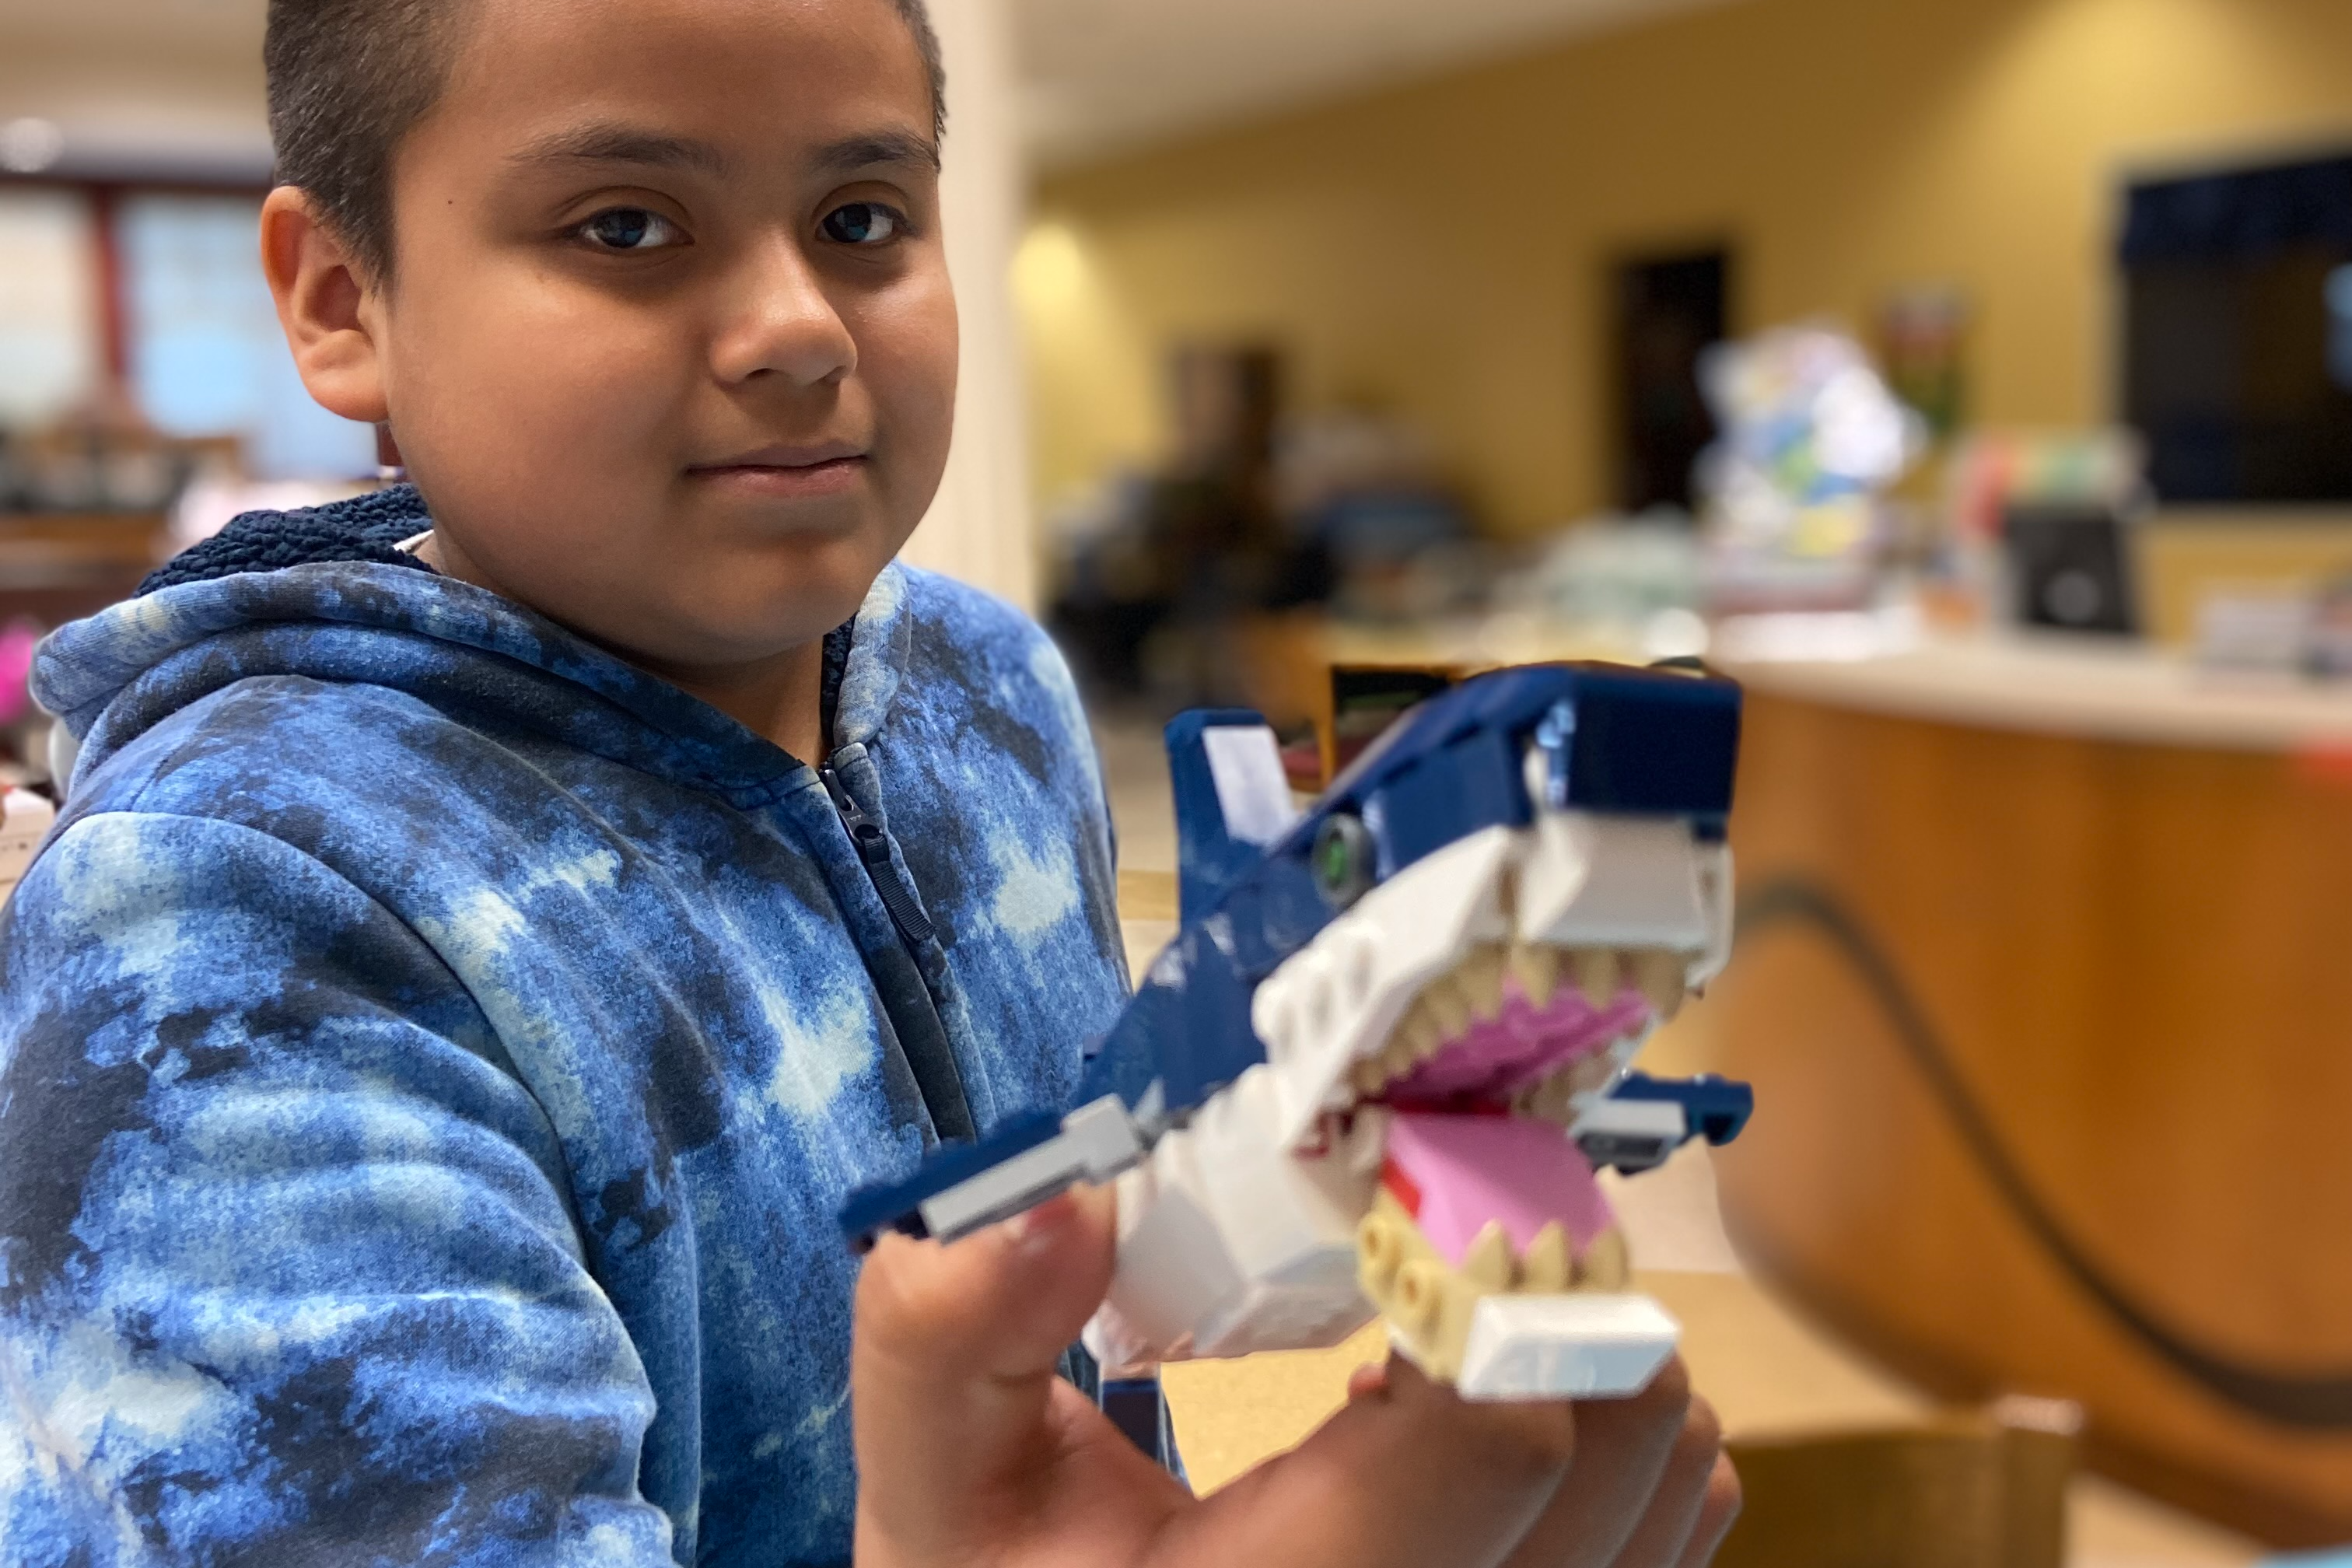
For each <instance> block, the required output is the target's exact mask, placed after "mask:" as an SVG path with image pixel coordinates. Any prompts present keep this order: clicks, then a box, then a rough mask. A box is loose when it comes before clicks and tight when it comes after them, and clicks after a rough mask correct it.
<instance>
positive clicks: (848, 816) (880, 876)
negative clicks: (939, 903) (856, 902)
mask: <svg viewBox="0 0 2352 1568" xmlns="http://www.w3.org/2000/svg"><path fill="white" fill-rule="evenodd" d="M817 776H818V777H820V778H822V779H823V780H824V793H825V794H826V795H831V796H832V797H833V809H834V810H835V811H836V812H838V813H840V814H841V826H843V827H845V828H846V829H848V832H849V842H850V843H851V844H852V845H853V846H855V847H856V850H857V858H859V859H860V860H862V861H864V862H865V863H866V877H867V879H869V880H871V881H872V882H873V884H874V890H875V891H876V892H877V893H879V894H880V895H881V896H882V907H883V908H884V909H886V910H889V911H890V921H891V923H892V924H894V925H896V926H897V927H898V934H899V935H900V936H902V937H904V938H906V940H907V941H908V942H910V943H911V944H913V945H914V946H916V947H920V946H922V945H923V944H924V943H925V942H929V941H931V940H932V939H933V938H934V937H936V936H938V935H939V931H938V929H937V928H936V927H934V926H933V925H932V924H931V919H930V917H929V915H927V914H925V913H924V912H923V906H922V904H921V903H920V902H919V900H917V899H916V897H915V895H914V894H913V893H912V892H911V891H910V890H908V887H907V884H906V881H905V879H902V878H901V877H900V876H899V875H898V868H897V867H896V866H893V865H892V864H890V836H889V835H888V834H887V833H885V832H883V831H882V825H881V824H880V823H878V822H876V821H875V820H874V819H873V818H872V817H870V816H866V808H865V807H863V806H861V805H858V804H857V802H856V800H855V799H854V798H852V796H851V795H850V793H849V791H848V790H847V788H845V786H844V785H843V784H842V782H841V779H840V776H839V775H838V774H836V773H835V772H834V771H833V769H832V767H831V766H830V765H828V766H826V767H824V768H821V769H819V770H818V772H817Z"/></svg>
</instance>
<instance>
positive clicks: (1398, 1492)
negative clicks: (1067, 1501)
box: [1164, 1360, 1577, 1568]
mask: <svg viewBox="0 0 2352 1568" xmlns="http://www.w3.org/2000/svg"><path fill="white" fill-rule="evenodd" d="M1576 1446H1577V1430H1576V1415H1575V1412H1574V1410H1573V1409H1572V1407H1570V1405H1564V1404H1559V1405H1473V1404H1469V1403H1466V1402H1465V1401H1464V1400H1462V1399H1460V1398H1459V1397H1457V1396H1456V1395H1455V1394H1454V1392H1453V1391H1452V1390H1451V1389H1448V1388H1444V1387H1441V1386H1438V1385H1437V1384H1433V1383H1431V1382H1430V1381H1429V1379H1428V1378H1426V1377H1425V1376H1423V1374H1422V1373H1420V1372H1419V1371H1418V1370H1417V1369H1415V1368H1414V1367H1413V1366H1412V1364H1411V1363H1408V1362H1405V1361H1402V1360H1397V1361H1392V1362H1391V1363H1390V1366H1389V1372H1388V1377H1387V1381H1386V1386H1384V1387H1379V1388H1370V1389H1363V1390H1360V1391H1359V1392H1358V1393H1357V1395H1356V1397H1355V1398H1354V1399H1353V1401H1351V1402H1350V1403H1349V1405H1347V1406H1346V1407H1345V1408H1344V1409H1342V1410H1341V1411H1340V1412H1339V1414H1338V1415H1334V1416H1333V1417H1332V1418H1331V1419H1330V1420H1329V1421H1328V1422H1326V1423H1325V1424H1324V1426H1322V1428H1321V1429H1320V1430H1318V1432H1317V1433H1316V1434H1315V1435H1314V1436H1311V1437H1309V1438H1307V1441H1306V1442H1305V1443H1304V1444H1302V1445H1300V1447H1297V1449H1295V1450H1293V1451H1292V1452H1291V1453H1289V1454H1287V1455H1286V1456H1284V1457H1283V1458H1279V1459H1276V1460H1274V1461H1272V1462H1271V1463H1269V1464H1266V1465H1264V1466H1261V1467H1260V1468H1258V1469H1256V1470H1255V1471H1253V1472H1251V1473H1250V1474H1249V1475H1248V1476H1245V1477H1244V1478H1243V1479H1241V1480H1239V1481H1236V1482H1234V1484H1233V1485H1231V1486H1229V1487H1227V1488H1225V1489H1223V1491H1220V1492H1218V1493H1217V1494H1216V1495H1215V1496H1214V1497H1213V1498H1211V1499H1210V1500H1208V1501H1207V1502H1206V1503H1205V1504H1203V1505H1202V1508H1201V1510H1199V1511H1198V1512H1197V1513H1195V1514H1194V1515H1192V1517H1191V1518H1190V1519H1188V1520H1187V1521H1186V1528H1185V1532H1184V1536H1183V1538H1182V1539H1181V1542H1177V1541H1171V1542H1165V1543H1164V1544H1166V1545H1169V1546H1171V1547H1176V1548H1178V1550H1176V1551H1174V1552H1171V1554H1170V1556H1169V1558H1168V1560H1170V1561H1181V1562H1184V1563H1196V1562H1197V1563H1229V1562H1247V1563H1285V1564H1289V1565H1293V1568H1326V1565H1328V1568H1382V1565H1385V1564H1396V1565H1398V1568H1405V1565H1411V1568H1423V1565H1425V1564H1429V1563H1446V1564H1449V1565H1451V1568H1492V1565H1495V1564H1499V1563H1502V1562H1503V1561H1504V1560H1505V1559H1506V1558H1507V1557H1508V1556H1509V1555H1510V1553H1511V1551H1512V1549H1513V1548H1514V1547H1515V1546H1517V1543H1518V1542H1519V1541H1520V1540H1521V1538H1522V1537H1524V1536H1525V1535H1526V1534H1527V1532H1528V1530H1529V1529H1530V1528H1531V1527H1532V1526H1533V1525H1534V1523H1535V1521H1537V1519H1538V1518H1539V1517H1540V1516H1541V1515H1542V1513H1543V1511H1544V1509H1545V1507H1546V1506H1547V1505H1548V1504H1549V1501H1550V1500H1551V1497H1552V1494H1553V1492H1554V1491H1555V1490H1557V1489H1558V1488H1559V1484H1560V1480H1561V1478H1562V1477H1564V1476H1565V1475H1566V1474H1567V1473H1568V1471H1569V1466H1570V1460H1571V1459H1572V1458H1573V1457H1574V1454H1575V1451H1576Z"/></svg>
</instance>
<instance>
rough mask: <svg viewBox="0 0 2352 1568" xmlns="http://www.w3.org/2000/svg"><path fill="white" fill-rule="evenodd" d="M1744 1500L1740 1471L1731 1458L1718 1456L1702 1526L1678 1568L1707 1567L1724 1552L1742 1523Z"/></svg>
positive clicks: (1708, 1481)
mask: <svg viewBox="0 0 2352 1568" xmlns="http://www.w3.org/2000/svg"><path fill="white" fill-rule="evenodd" d="M1740 1502H1741V1498H1740V1491H1739V1472H1738V1471H1737V1470H1735V1469H1733V1468H1731V1456H1730V1455H1728V1454H1718V1455H1717V1456H1716V1460H1715V1473H1714V1474H1712V1475H1710V1476H1709V1477H1707V1479H1706V1501H1705V1502H1704V1503H1703V1504H1701V1505H1700V1507H1699V1510H1698V1525H1697V1527H1696V1529H1694V1530H1693V1531H1691V1538H1690V1542H1689V1544H1688V1545H1686V1546H1685V1547H1684V1548H1683V1555H1682V1561H1681V1562H1679V1563H1676V1564H1675V1568H1706V1565H1707V1564H1708V1563H1712V1562H1714V1561H1715V1554H1716V1553H1717V1552H1719V1551H1721V1550H1722V1549H1723V1542H1724V1538H1725V1537H1726V1536H1727V1535H1729V1534H1730V1533H1731V1527H1732V1526H1733V1525H1734V1524H1736V1523H1738V1521H1739V1507H1740Z"/></svg>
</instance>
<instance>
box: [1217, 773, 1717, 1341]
mask: <svg viewBox="0 0 2352 1568" xmlns="http://www.w3.org/2000/svg"><path fill="white" fill-rule="evenodd" d="M1729 879H1730V866H1729V861H1728V858H1727V854H1726V853H1725V852H1724V851H1723V850H1722V848H1721V847H1720V846H1719V845H1714V844H1706V843H1702V842H1700V841H1699V840H1698V839H1697V838H1696V837H1695V836H1694V834H1693V833H1692V831H1691V829H1690V828H1689V826H1688V825H1687V824H1685V823H1683V822H1680V821H1674V820H1648V821H1643V820H1629V819H1624V818H1600V817H1593V816H1577V815H1575V814H1570V813H1556V812H1550V811H1545V812H1542V813H1539V814H1538V819H1537V821H1536V822H1535V823H1534V824H1532V825H1531V826H1529V827H1528V828H1525V829H1501V828H1497V829H1488V830H1486V831H1484V832H1482V833H1480V834H1477V835H1474V836H1471V837H1467V838H1464V839H1460V840H1456V841H1455V842H1454V843H1453V844H1450V845H1448V846H1446V847H1444V848H1442V849H1440V850H1437V851H1435V852H1434V853H1433V854H1431V855H1429V856H1427V857H1424V858H1423V859H1421V860H1419V861H1417V862H1415V863H1414V864H1412V865H1411V866H1409V867H1406V868H1402V870H1401V871H1399V872H1398V873H1396V874H1394V875H1392V876H1391V877H1389V878H1387V879H1383V880H1381V881H1379V882H1377V883H1376V884H1374V885H1372V886H1370V887H1369V888H1367V889H1364V890H1363V891H1362V892H1361V893H1360V895H1359V896H1358V897H1356V898H1355V899H1354V900H1352V901H1351V902H1350V903H1349V905H1348V907H1347V908H1346V909H1345V910H1343V912H1342V913H1340V914H1339V916H1338V917H1337V918H1336V919H1335V920H1334V921H1332V922H1331V923H1330V924H1329V925H1328V927H1326V928H1325V930H1324V931H1321V932H1320V933H1318V935H1317V937H1316V938H1315V939H1314V940H1313V941H1312V942H1310V943H1309V944H1308V945H1307V947H1306V948H1305V949H1303V950H1301V951H1300V952H1297V953H1294V954H1293V955H1292V956H1291V958H1290V959H1288V960H1287V961H1286V962H1285V963H1283V964H1281V965H1280V966H1279V967H1278V968H1277V969H1276V972H1275V973H1273V974H1271V975H1269V976H1268V977H1267V978H1266V979H1265V981H1264V982H1262V983H1261V984H1260V985H1259V988H1258V994H1257V995H1256V997H1255V1003H1254V1006H1253V1021H1254V1023H1255V1026H1256V1028H1257V1032H1258V1035H1259V1037H1260V1038H1261V1040H1263V1041H1264V1042H1265V1046H1266V1050H1267V1062H1268V1064H1269V1067H1270V1068H1271V1070H1272V1073H1273V1075H1274V1077H1275V1079H1276V1081H1277V1082H1278V1083H1279V1084H1280V1086H1281V1094H1282V1100H1283V1105H1284V1110H1285V1115H1284V1117H1283V1119H1282V1120H1281V1121H1279V1123H1278V1124H1277V1126H1276V1128H1275V1132H1276V1137H1277V1138H1278V1139H1279V1140H1283V1141H1286V1144H1287V1146H1288V1147H1289V1148H1290V1149H1292V1150H1293V1151H1294V1152H1297V1154H1298V1155H1300V1156H1302V1157H1303V1158H1306V1159H1307V1160H1308V1161H1309V1162H1315V1161H1316V1157H1317V1156H1318V1154H1320V1153H1324V1152H1331V1153H1344V1154H1345V1156H1346V1158H1347V1160H1348V1161H1349V1163H1351V1164H1352V1165H1353V1166H1354V1167H1355V1168H1357V1169H1360V1170H1363V1171H1365V1172H1366V1173H1367V1175H1370V1174H1371V1173H1372V1171H1373V1170H1374V1168H1375V1167H1376V1170H1377V1176H1376V1179H1373V1180H1370V1181H1369V1182H1368V1183H1367V1190H1366V1192H1365V1195H1364V1197H1363V1199H1362V1200H1361V1202H1362V1205H1363V1206H1362V1207H1360V1208H1359V1209H1358V1211H1357V1220H1356V1227H1357V1228H1356V1236H1355V1241H1356V1246H1355V1253H1356V1259H1355V1261H1356V1279H1357V1283H1358V1284H1359V1285H1360V1287H1361V1289H1362V1290H1363V1293H1364V1295H1365V1296H1366V1297H1367V1298H1368V1299H1369V1300H1370V1301H1371V1303H1372V1304H1373V1305H1374V1306H1375V1307H1377V1308H1378V1309H1379V1310H1380V1311H1381V1315H1382V1316H1383V1317H1385V1318H1386V1319H1387V1320H1388V1321H1389V1325H1390V1331H1391V1338H1392V1340H1393V1341H1394V1342H1395V1343H1396V1344H1397V1346H1398V1347H1399V1348H1400V1349H1402V1351H1404V1352H1405V1353H1407V1354H1408V1355H1410V1356H1411V1357H1412V1359H1413V1360H1414V1361H1415V1362H1417V1363H1420V1364H1421V1366H1422V1367H1423V1370H1424V1371H1426V1372H1428V1373H1431V1374H1432V1375H1433V1376H1435V1377H1438V1378H1440V1379H1441V1380H1444V1381H1447V1382H1461V1381H1464V1379H1463V1373H1464V1368H1465V1356H1469V1357H1471V1358H1472V1359H1473V1360H1475V1359H1476V1357H1477V1355H1479V1354H1482V1353H1483V1352H1478V1351H1477V1350H1476V1349H1475V1347H1474V1346H1473V1345H1472V1331H1473V1329H1474V1327H1475V1325H1476V1323H1478V1322H1479V1321H1486V1320H1495V1321H1501V1320H1502V1319H1510V1320H1511V1321H1513V1322H1526V1321H1534V1320H1535V1319H1537V1318H1539V1317H1542V1316H1543V1315H1544V1314H1545V1313H1547V1312H1549V1313H1550V1314H1551V1316H1552V1318H1553V1319H1555V1320H1557V1319H1559V1318H1560V1317H1562V1316H1563V1315H1574V1312H1576V1311H1583V1312H1586V1313H1588V1314H1591V1313H1601V1312H1603V1311H1605V1310H1607V1302H1606V1301H1604V1300H1601V1299H1602V1298H1608V1299H1617V1298H1622V1296H1623V1295H1624V1294H1625V1293H1626V1292H1627V1291H1629V1289H1630V1288H1631V1280H1632V1272H1631V1264H1630V1260H1629V1258H1628V1256H1627V1249H1626V1246H1625V1240H1624V1237H1623V1235H1622V1232H1621V1231H1620V1230H1619V1228H1618V1227H1617V1224H1616V1221H1615V1218H1614V1216H1613V1215H1612V1213H1611V1211H1610V1208H1609V1205H1608V1203H1607V1201H1606V1199H1605V1197H1604V1196H1603V1194H1602V1193H1601V1188H1600V1186H1599V1184H1598V1183H1597V1182H1596V1180H1595V1177H1594V1171H1593V1167H1592V1164H1591V1162H1590V1161H1588V1159H1587V1158H1586V1155H1585V1153H1584V1152H1583V1150H1582V1149H1581V1148H1580V1145H1579V1142H1578V1129H1579V1123H1580V1122H1582V1121H1585V1120H1586V1119H1587V1118H1588V1117H1594V1118H1595V1125H1596V1126H1597V1125H1599V1123H1600V1121H1604V1120H1605V1116H1601V1115H1599V1114H1597V1113H1598V1112H1600V1110H1601V1108H1602V1107H1603V1105H1604V1102H1607V1101H1608V1100H1609V1097H1610V1095H1611V1092H1612V1089H1615V1088H1616V1087H1617V1085H1618V1083H1619V1082H1620V1080H1621V1079H1622V1078H1623V1077H1624V1075H1625V1072H1626V1069H1627V1067H1628V1065H1629V1064H1630V1063H1631V1061H1632V1060H1633V1057H1634V1055H1635V1053H1637V1052H1638V1051H1639V1050H1640V1049H1641V1047H1642V1046H1643V1044H1644V1043H1645V1041H1646V1040H1647V1039H1648V1037H1649V1036H1650V1035H1651V1034H1652V1032H1653V1031H1654V1029H1655V1028H1656V1026H1658V1025H1659V1024H1660V1023H1661V1022H1663V1021H1664V1020H1665V1019H1667V1018H1670V1017H1672V1016H1674V1015H1675V1011H1676V1010H1677V1009H1678V1008H1679V1006H1680V1005H1681V1004H1682V1001H1683V999H1684V997H1685V994H1687V993H1688V992H1689V991H1691V990H1692V989H1694V988H1696V986H1698V985H1699V984H1703V983H1704V982H1705V981H1706V979H1708V978H1709V977H1711V976H1712V975H1713V974H1714V973H1716V971H1717V970H1718V969H1719V968H1720V967H1721V963H1722V961H1723V959H1724V957H1725V956H1727V946H1728V931H1729V919H1728V915H1729V910H1728V902H1729ZM1496 1299H1500V1303H1499V1307H1497V1300H1496ZM1482 1302H1484V1303H1486V1309H1482V1307H1481V1303H1482ZM1568 1302H1581V1303H1585V1304H1586V1305H1585V1306H1583V1307H1581V1308H1575V1309H1571V1308H1570V1307H1568V1306H1557V1307H1555V1306H1548V1305H1544V1303H1568ZM1533 1337H1534V1338H1536V1339H1540V1338H1541V1337H1542V1335H1541V1333H1539V1332H1538V1333H1535V1334H1534V1335H1533ZM1482 1343H1483V1341H1482ZM1539 1376H1549V1373H1543V1374H1539ZM1484 1377H1485V1373H1483V1372H1482V1371H1481V1370H1480V1369H1479V1368H1478V1367H1473V1368H1471V1371H1470V1376H1469V1378H1468V1379H1467V1382H1468V1383H1471V1384H1475V1383H1479V1382H1481V1381H1483V1379H1484Z"/></svg>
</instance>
